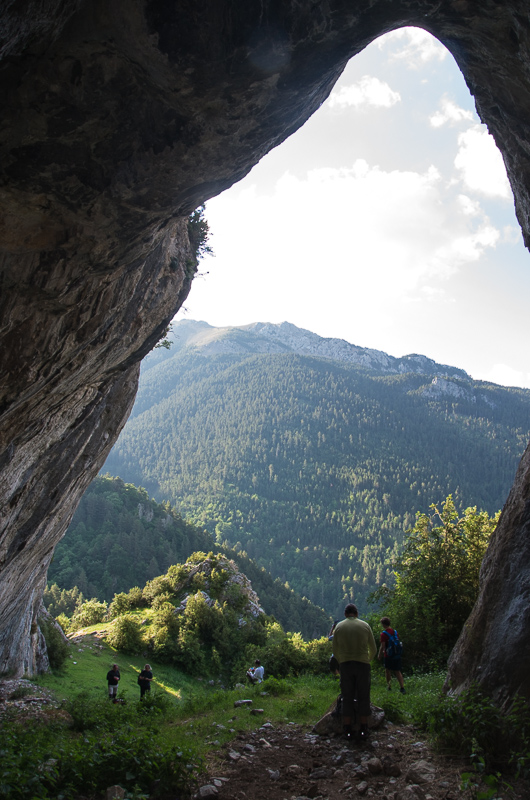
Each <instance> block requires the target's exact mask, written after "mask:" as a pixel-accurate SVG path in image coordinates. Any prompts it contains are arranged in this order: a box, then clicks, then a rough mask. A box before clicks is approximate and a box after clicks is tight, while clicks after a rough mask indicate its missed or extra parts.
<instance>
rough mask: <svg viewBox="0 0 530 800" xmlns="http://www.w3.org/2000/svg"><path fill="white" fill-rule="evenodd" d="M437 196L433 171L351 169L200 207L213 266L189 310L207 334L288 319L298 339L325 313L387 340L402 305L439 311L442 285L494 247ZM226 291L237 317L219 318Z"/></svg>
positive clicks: (479, 226)
mask: <svg viewBox="0 0 530 800" xmlns="http://www.w3.org/2000/svg"><path fill="white" fill-rule="evenodd" d="M445 191H446V185H445V183H444V181H443V180H442V178H441V176H440V174H439V172H438V171H437V170H436V169H435V168H434V167H431V168H429V169H428V170H426V171H425V172H423V173H419V172H413V171H399V170H394V171H391V172H385V171H384V170H382V169H381V168H379V167H377V166H371V165H369V164H368V163H367V162H366V161H364V160H362V159H359V160H357V161H356V162H355V164H354V165H353V167H352V168H349V169H346V168H343V169H331V168H325V169H315V170H313V171H311V172H309V173H308V175H307V178H306V179H301V178H299V177H295V176H294V175H292V174H290V173H288V172H287V173H285V174H284V175H283V176H282V178H281V179H280V180H279V181H278V182H277V184H276V187H275V190H274V192H273V193H272V194H269V195H259V194H258V193H257V192H256V188H255V186H250V188H248V189H246V190H244V191H239V192H237V191H234V189H233V190H232V191H231V193H230V194H228V193H227V194H225V195H224V196H221V198H214V199H213V200H211V201H209V202H208V204H207V217H208V221H209V224H210V227H211V229H212V232H213V234H214V236H213V241H212V244H213V247H214V250H215V252H216V254H217V258H216V263H213V262H212V264H211V265H209V270H210V275H209V276H208V278H207V279H205V281H204V282H202V283H204V285H205V286H204V289H205V290H206V288H207V287H206V284H208V297H207V296H206V291H204V292H203V291H202V290H201V289H200V287H199V286H197V287H194V290H193V294H192V303H193V299H195V298H196V299H197V300H199V294H202V295H204V297H203V302H202V308H203V311H202V313H201V317H202V318H206V319H208V321H209V322H210V323H211V324H214V325H215V324H243V323H244V322H252V321H255V320H257V319H263V320H272V321H281V320H283V319H288V320H290V321H294V322H295V324H298V325H301V326H302V327H307V328H310V329H314V328H315V324H314V320H315V318H319V317H321V316H322V310H321V309H322V304H324V305H325V304H327V303H330V304H331V305H332V307H333V318H334V319H336V320H338V319H342V320H344V321H345V322H346V321H347V320H354V321H355V327H356V329H360V330H361V331H365V335H367V337H368V341H367V344H369V346H377V345H374V339H375V335H374V333H373V331H374V328H377V329H378V331H379V332H380V333H384V332H385V331H386V335H387V337H388V336H389V335H390V336H391V335H392V330H393V329H394V328H395V326H396V325H397V324H399V322H398V321H399V320H400V319H402V318H403V315H404V314H405V308H407V307H409V308H410V306H411V304H413V305H417V304H418V303H423V304H425V303H431V302H432V303H436V304H437V305H439V303H440V300H442V301H443V302H446V303H450V302H451V297H448V296H447V293H446V292H447V288H446V282H447V279H448V278H449V277H450V276H451V275H454V274H455V273H457V272H458V271H459V270H460V269H462V268H463V267H465V265H466V264H469V263H471V262H475V261H477V259H478V258H479V257H480V255H481V254H482V253H483V252H484V251H485V250H486V249H487V248H492V247H494V246H495V244H496V241H497V239H498V235H499V234H498V231H497V230H496V229H495V228H493V227H492V226H491V225H490V224H489V223H488V221H487V220H486V219H484V218H483V216H482V215H481V214H480V213H479V211H478V209H477V213H476V214H463V213H462V207H461V202H460V201H459V199H458V197H456V196H451V197H452V199H447V197H446V196H445V194H444V193H445ZM273 232H274V234H273ZM272 234H273V235H272ZM221 254H222V261H221V259H220V258H219V257H220V255H221ZM223 265H225V266H223ZM223 272H224V274H225V276H226V272H229V273H230V287H227V286H226V284H225V281H224V279H223ZM226 292H229V294H230V302H231V303H232V305H234V303H235V305H237V307H238V312H237V315H238V318H237V319H235V318H234V316H235V314H234V313H233V312H232V314H231V315H230V318H228V319H224V317H223V316H222V315H223V314H224V313H226V312H225V311H224V308H223V304H222V302H221V303H220V298H221V297H222V296H223V293H225V294H226ZM238 295H239V298H238ZM407 313H408V312H407ZM246 314H248V315H249V318H248V319H247V318H246V316H245V315H246ZM368 331H371V332H372V333H370V334H368V333H367V332H368ZM356 339H357V340H358V343H359V340H360V337H359V335H357V336H356ZM360 343H362V342H360ZM388 349H390V348H388V347H387V350H388Z"/></svg>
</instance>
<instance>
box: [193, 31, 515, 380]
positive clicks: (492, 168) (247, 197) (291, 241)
mask: <svg viewBox="0 0 530 800" xmlns="http://www.w3.org/2000/svg"><path fill="white" fill-rule="evenodd" d="M206 216H207V219H208V222H209V225H210V228H211V232H212V239H211V244H212V246H213V249H214V252H215V255H216V259H215V261H212V262H211V263H210V264H209V265H208V267H207V269H208V274H207V275H205V276H204V277H203V278H202V279H201V278H199V279H197V280H196V281H195V285H194V286H193V288H192V292H191V294H190V296H189V298H188V300H187V302H186V311H185V312H181V313H180V314H179V315H178V316H177V319H180V318H182V317H183V316H187V318H190V319H198V320H199V319H200V320H206V321H208V322H209V323H210V324H212V325H214V326H225V325H240V324H249V323H252V322H257V321H270V322H282V321H284V320H285V321H289V322H292V323H294V324H295V325H297V326H299V327H302V328H307V329H309V330H311V331H314V332H316V333H318V334H320V335H322V336H326V337H338V338H344V339H346V340H347V341H349V342H351V343H353V344H357V345H361V346H364V347H370V348H375V349H379V350H383V351H384V352H387V353H390V354H391V355H394V356H403V355H406V354H409V353H421V354H423V355H427V356H429V357H431V358H433V359H434V360H435V361H438V362H439V363H443V364H449V365H451V366H457V367H460V368H462V369H464V370H466V371H467V372H468V373H469V374H470V375H471V376H472V377H473V378H475V379H483V380H490V381H493V382H497V383H501V384H504V385H514V386H526V387H530V370H529V369H528V368H527V367H526V361H527V359H526V354H525V352H524V342H525V339H526V323H525V318H526V312H525V307H524V305H525V299H524V298H525V297H526V295H527V293H530V270H529V269H528V254H527V251H526V249H525V247H524V244H523V241H522V237H521V231H520V228H519V224H518V222H517V219H516V217H515V213H514V206H513V195H512V191H511V188H510V186H509V183H508V179H507V177H506V170H505V167H504V164H503V162H502V157H501V155H500V153H499V151H498V149H497V147H496V145H495V143H494V140H493V138H492V137H491V136H490V135H489V133H488V131H487V128H486V126H485V125H483V124H482V123H481V122H480V120H479V118H478V116H477V113H476V110H475V106H474V99H473V97H472V96H471V95H470V93H469V90H468V88H467V86H466V84H465V81H464V78H463V76H462V73H461V72H460V70H459V68H458V66H457V64H456V62H455V61H454V59H453V57H452V56H451V54H450V52H449V51H448V50H447V49H446V48H445V47H444V46H443V45H442V44H441V43H440V42H439V41H438V40H436V39H435V38H434V37H433V36H432V35H431V34H429V33H427V32H426V31H423V30H421V29H419V28H401V29H399V30H396V31H394V32H392V33H390V34H386V35H385V36H382V37H380V38H379V39H377V40H376V41H375V42H373V43H372V44H371V45H369V46H368V47H367V48H366V49H365V50H364V51H363V52H361V53H360V54H358V55H357V56H355V57H354V58H352V59H351V60H350V61H349V63H348V64H347V66H346V68H345V70H344V72H343V74H342V76H341V77H340V78H339V80H338V81H337V83H336V85H335V87H334V89H333V91H332V93H331V95H330V97H329V98H328V100H327V101H326V102H325V103H324V104H323V105H322V106H321V108H320V109H319V110H318V111H317V112H315V114H313V116H312V117H311V118H310V119H309V120H308V121H307V122H306V123H305V125H304V126H303V127H302V128H300V129H299V130H298V131H297V132H296V133H294V134H293V135H292V136H291V137H290V138H289V139H287V140H286V141H285V142H284V143H283V144H281V145H280V146H279V147H277V148H275V149H274V150H273V151H271V152H270V153H269V154H268V155H267V156H265V157H264V158H263V159H262V161H261V162H260V163H259V164H258V165H257V166H256V167H254V169H253V170H252V171H251V173H250V174H249V175H248V176H247V177H246V178H244V179H243V180H242V181H241V182H239V183H238V184H235V185H234V186H233V187H232V188H231V189H229V190H227V191H226V192H224V193H223V194H222V195H220V196H218V197H215V198H213V199H212V200H210V201H208V202H207V204H206ZM477 340H478V341H480V343H481V346H480V347H477V346H476V343H477Z"/></svg>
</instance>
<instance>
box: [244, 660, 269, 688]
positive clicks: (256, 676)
mask: <svg viewBox="0 0 530 800" xmlns="http://www.w3.org/2000/svg"><path fill="white" fill-rule="evenodd" d="M264 673H265V670H264V668H263V667H262V666H261V664H260V661H259V658H257V659H256V660H255V661H254V666H253V667H250V668H249V669H247V678H248V679H249V681H250V682H251V683H261V682H262V680H263V675H264Z"/></svg>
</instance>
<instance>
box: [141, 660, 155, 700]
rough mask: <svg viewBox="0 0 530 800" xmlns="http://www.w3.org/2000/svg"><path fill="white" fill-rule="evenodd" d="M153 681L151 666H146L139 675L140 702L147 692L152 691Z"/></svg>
mask: <svg viewBox="0 0 530 800" xmlns="http://www.w3.org/2000/svg"><path fill="white" fill-rule="evenodd" d="M152 680H153V673H152V672H151V665H150V664H146V665H145V667H144V668H143V670H142V671H141V672H140V674H139V675H138V686H139V687H140V700H142V699H143V696H144V694H145V693H146V692H150V691H151V681H152Z"/></svg>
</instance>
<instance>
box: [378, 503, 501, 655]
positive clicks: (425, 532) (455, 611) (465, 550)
mask: <svg viewBox="0 0 530 800" xmlns="http://www.w3.org/2000/svg"><path fill="white" fill-rule="evenodd" d="M431 510H432V514H431V515H427V514H420V513H418V514H417V516H416V524H415V525H414V527H413V528H412V529H411V530H410V531H409V532H408V537H407V539H406V541H405V547H404V550H403V554H402V555H401V557H400V558H399V559H398V561H397V563H396V571H395V576H396V583H395V586H394V587H392V588H388V587H386V586H382V587H380V588H379V589H378V590H377V591H376V592H374V593H373V595H372V599H373V600H375V601H376V602H377V603H378V604H379V606H380V609H381V611H382V612H383V613H384V614H385V615H387V616H388V617H390V620H391V622H392V625H393V627H395V628H396V629H397V630H398V631H399V633H400V636H401V637H402V638H403V639H404V642H405V648H406V649H405V651H404V655H405V658H406V661H407V663H408V664H414V665H416V666H423V668H425V667H426V666H428V665H433V666H441V665H444V664H445V663H446V662H447V658H448V657H449V654H450V652H451V650H452V648H453V646H454V644H455V642H456V640H457V639H458V636H459V634H460V631H461V630H462V628H463V626H464V623H465V621H466V619H467V618H468V616H469V614H470V613H471V609H472V608H473V605H474V604H475V601H476V599H477V597H478V591H479V572H480V565H481V563H482V559H483V557H484V553H485V552H486V547H487V546H488V542H489V539H490V536H491V534H492V533H493V531H494V530H495V528H496V526H497V522H498V519H499V513H497V514H495V515H494V516H493V517H490V516H489V515H488V514H487V512H485V511H482V512H478V511H477V509H476V508H467V509H466V510H465V511H464V513H463V515H462V516H459V514H458V511H457V509H456V507H455V504H454V502H453V498H452V497H451V495H449V497H447V499H446V500H445V501H444V503H443V504H442V506H441V508H439V507H438V506H436V505H434V504H433V505H431ZM376 621H377V620H376V619H375V618H374V619H373V620H372V622H373V623H374V627H376V625H375V623H376Z"/></svg>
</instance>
